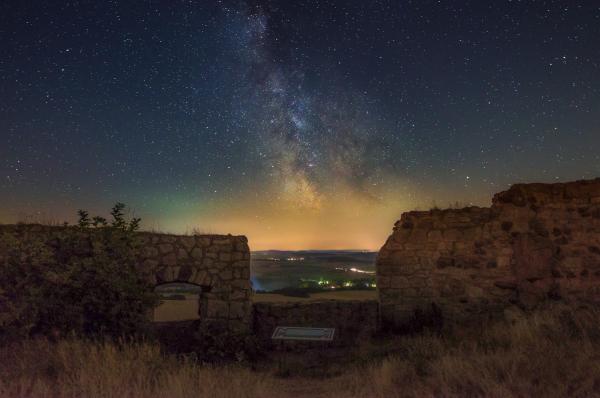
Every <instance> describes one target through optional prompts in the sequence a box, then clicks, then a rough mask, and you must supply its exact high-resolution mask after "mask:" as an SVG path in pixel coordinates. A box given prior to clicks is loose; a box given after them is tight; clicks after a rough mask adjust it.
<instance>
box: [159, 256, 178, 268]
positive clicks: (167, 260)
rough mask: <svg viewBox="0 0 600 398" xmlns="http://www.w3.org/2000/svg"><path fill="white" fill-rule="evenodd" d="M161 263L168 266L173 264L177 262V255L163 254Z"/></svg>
mask: <svg viewBox="0 0 600 398" xmlns="http://www.w3.org/2000/svg"><path fill="white" fill-rule="evenodd" d="M162 263H163V264H164V265H166V266H168V267H171V266H175V265H176V264H177V256H176V255H175V253H171V254H167V255H166V256H163V258H162Z"/></svg>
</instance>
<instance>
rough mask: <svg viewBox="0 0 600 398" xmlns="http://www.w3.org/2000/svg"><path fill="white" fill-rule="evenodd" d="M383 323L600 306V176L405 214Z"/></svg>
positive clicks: (391, 261) (384, 263) (391, 254)
mask: <svg viewBox="0 0 600 398" xmlns="http://www.w3.org/2000/svg"><path fill="white" fill-rule="evenodd" d="M377 286H378V290H379V298H380V314H381V320H382V323H383V326H388V327H392V328H394V327H402V326H403V325H406V324H407V323H409V322H411V321H412V320H414V319H415V314H417V313H421V314H422V313H427V312H431V311H432V309H435V308H437V309H438V310H439V312H440V313H441V315H442V317H443V318H444V319H450V320H457V321H460V320H465V319H469V318H470V319H473V318H476V319H478V318H479V317H481V316H488V315H490V314H494V313H501V312H502V311H505V310H507V309H508V308H509V307H511V306H517V307H520V308H521V309H524V310H527V309H533V308H535V307H536V306H538V305H540V304H542V303H544V302H545V301H547V300H562V301H565V302H568V303H579V304H586V303H588V304H589V303H592V304H598V303H600V179H595V180H586V181H576V182H569V183H557V184H517V185H514V186H512V187H511V188H510V189H509V190H507V191H505V192H501V193H498V194H496V195H495V196H494V198H493V204H492V206H491V207H490V208H481V207H468V208H464V209H448V210H430V211H413V212H408V213H404V214H403V215H402V217H401V218H400V220H399V221H398V222H397V223H396V224H395V227H394V230H393V233H392V235H391V236H390V237H389V238H388V240H387V241H386V243H385V244H384V245H383V247H382V248H381V251H380V252H379V255H378V258H377Z"/></svg>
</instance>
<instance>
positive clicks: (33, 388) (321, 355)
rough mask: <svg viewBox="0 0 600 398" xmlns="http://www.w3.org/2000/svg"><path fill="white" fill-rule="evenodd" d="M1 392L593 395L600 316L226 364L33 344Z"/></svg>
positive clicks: (550, 313) (14, 348) (2, 370)
mask: <svg viewBox="0 0 600 398" xmlns="http://www.w3.org/2000/svg"><path fill="white" fill-rule="evenodd" d="M0 358H2V361H1V362H0V396H2V397H131V398H133V397H166V396H168V397H174V398H177V397H232V396H233V397H275V396H277V397H433V396H436V397H437V396H461V397H462V396H471V397H479V396H487V397H506V396H544V397H567V396H568V397H573V396H581V397H583V396H600V313H599V312H598V311H594V310H585V309H580V310H572V309H567V308H565V307H553V308H550V309H547V310H544V311H540V312H538V313H536V314H533V315H532V316H531V317H529V318H527V319H516V320H513V321H512V322H504V321H503V322H497V323H494V324H489V325H479V326H474V327H470V328H462V329H458V328H455V329H454V330H453V331H446V332H445V333H443V334H442V335H439V336H436V335H432V334H430V333H423V334H419V335H413V336H403V337H397V336H396V337H390V336H387V337H385V336H380V337H378V338H375V339H373V340H371V341H364V342H363V343H362V344H360V345H358V346H355V347H352V348H348V349H343V350H340V349H336V350H331V351H329V352H328V351H323V350H313V351H304V352H290V353H287V354H285V356H284V355H283V354H282V353H280V352H273V351H270V352H264V353H262V355H261V356H260V357H259V358H255V359H252V360H248V359H246V358H239V361H238V362H236V363H230V364H228V365H223V366H214V365H206V364H202V363H199V362H198V361H196V360H194V358H193V356H189V355H187V356H186V355H172V354H165V353H164V352H163V350H162V349H161V347H160V345H159V344H158V343H153V342H145V343H124V344H123V343H120V344H113V343H103V344H101V343H94V342H89V341H83V340H77V339H66V340H61V341H59V342H54V343H51V342H48V341H47V340H30V341H27V342H25V343H20V344H13V345H10V346H5V347H3V348H0Z"/></svg>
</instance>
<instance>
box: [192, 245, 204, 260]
mask: <svg viewBox="0 0 600 398" xmlns="http://www.w3.org/2000/svg"><path fill="white" fill-rule="evenodd" d="M191 256H192V258H193V259H195V260H201V259H202V257H204V256H203V252H202V249H201V248H199V247H197V248H195V249H193V250H192V253H191Z"/></svg>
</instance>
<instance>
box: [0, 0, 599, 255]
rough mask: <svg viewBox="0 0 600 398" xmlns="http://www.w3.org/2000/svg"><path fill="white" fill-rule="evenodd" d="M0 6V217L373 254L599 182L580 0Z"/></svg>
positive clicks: (593, 42)
mask: <svg viewBox="0 0 600 398" xmlns="http://www.w3.org/2000/svg"><path fill="white" fill-rule="evenodd" d="M47 3H48V2H46V3H41V4H35V5H30V4H26V3H25V2H18V1H12V0H11V1H6V2H3V4H2V5H1V6H0V39H1V44H0V51H1V52H0V99H1V101H0V136H1V137H2V141H1V145H0V200H1V202H2V205H1V207H0V222H15V221H19V220H22V221H44V222H46V221H51V222H58V221H62V220H70V221H73V214H74V213H75V211H76V210H77V209H78V208H82V207H83V208H88V209H90V211H92V212H95V213H105V212H106V210H107V209H108V208H110V206H111V205H112V203H114V202H115V201H117V200H119V201H124V202H126V203H127V204H129V205H130V206H131V207H132V208H133V209H135V212H136V214H138V215H139V216H141V217H142V218H143V225H144V227H145V228H149V229H159V230H164V231H171V232H177V233H182V232H191V231H192V230H197V231H203V232H231V233H240V234H242V233H243V234H247V235H248V236H249V238H250V242H251V245H252V247H253V248H263V249H264V248H310V247H313V248H325V247H329V248H370V249H375V248H377V247H378V246H380V245H381V244H382V243H383V240H384V239H385V236H387V234H388V233H389V231H390V229H391V227H392V225H393V222H394V221H395V219H397V218H398V217H399V215H400V214H401V213H402V212H403V211H406V210H410V209H414V208H420V209H426V208H429V207H431V206H434V205H435V206H446V205H451V204H452V205H456V204H458V205H468V204H476V205H487V204H488V203H489V200H490V198H491V195H492V194H493V193H494V192H497V191H499V190H502V189H505V188H506V187H507V186H508V185H509V184H510V183H514V182H522V181H566V180H571V179H579V178H591V177H595V176H598V175H600V157H599V156H600V155H599V153H598V151H597V148H598V147H600V131H599V128H598V126H599V125H600V123H599V122H600V120H599V119H600V78H599V77H598V76H600V70H599V69H600V47H599V46H598V45H597V42H598V39H597V38H598V37H600V6H599V5H598V4H596V2H593V1H587V2H567V1H562V2H561V1H536V2H524V1H501V2H499V1H494V2H491V1H490V2H482V1H460V2H458V1H447V2H443V1H429V0H425V1H400V2H398V1H343V2H342V1H338V2H336V1H294V2H282V1H279V2H277V1H217V2H212V1H211V2H188V1H185V2H184V1H177V2H176V1H168V2H167V1H165V2H144V3H138V4H133V3H126V2H110V1H109V2H61V3H60V4H59V3H57V4H47Z"/></svg>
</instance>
